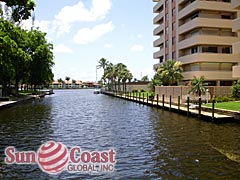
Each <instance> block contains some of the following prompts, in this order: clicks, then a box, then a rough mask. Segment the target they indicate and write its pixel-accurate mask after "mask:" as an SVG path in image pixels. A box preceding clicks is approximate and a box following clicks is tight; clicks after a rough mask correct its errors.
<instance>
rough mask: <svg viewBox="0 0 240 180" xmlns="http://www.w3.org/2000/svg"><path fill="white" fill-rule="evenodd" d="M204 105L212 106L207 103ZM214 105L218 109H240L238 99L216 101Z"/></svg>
mask: <svg viewBox="0 0 240 180" xmlns="http://www.w3.org/2000/svg"><path fill="white" fill-rule="evenodd" d="M205 106H208V107H212V104H207V105H205ZM215 107H216V108H219V109H226V110H233V111H240V101H231V102H222V103H216V104H215Z"/></svg>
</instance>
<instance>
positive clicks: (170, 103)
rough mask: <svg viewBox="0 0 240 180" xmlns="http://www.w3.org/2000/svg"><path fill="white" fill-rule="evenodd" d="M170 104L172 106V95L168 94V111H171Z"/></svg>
mask: <svg viewBox="0 0 240 180" xmlns="http://www.w3.org/2000/svg"><path fill="white" fill-rule="evenodd" d="M171 106H172V96H171V95H170V97H169V111H171Z"/></svg>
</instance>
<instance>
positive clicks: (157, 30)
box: [153, 23, 164, 36]
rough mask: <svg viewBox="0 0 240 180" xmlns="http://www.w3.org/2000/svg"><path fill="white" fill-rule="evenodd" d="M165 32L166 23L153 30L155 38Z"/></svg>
mask: <svg viewBox="0 0 240 180" xmlns="http://www.w3.org/2000/svg"><path fill="white" fill-rule="evenodd" d="M163 30H164V23H162V24H160V25H159V26H157V27H156V28H155V29H154V30H153V34H154V36H157V35H159V34H160V33H161V32H162V31H163Z"/></svg>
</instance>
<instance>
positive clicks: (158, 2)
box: [153, 0, 164, 13]
mask: <svg viewBox="0 0 240 180" xmlns="http://www.w3.org/2000/svg"><path fill="white" fill-rule="evenodd" d="M154 2H157V4H156V5H155V6H154V7H153V12H154V13H158V12H159V10H160V8H161V6H163V3H164V0H160V1H159V0H155V1H154Z"/></svg>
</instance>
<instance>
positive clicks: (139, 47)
mask: <svg viewBox="0 0 240 180" xmlns="http://www.w3.org/2000/svg"><path fill="white" fill-rule="evenodd" d="M143 50H144V47H143V46H142V45H140V44H135V45H133V46H132V47H131V51H134V52H141V51H143Z"/></svg>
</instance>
